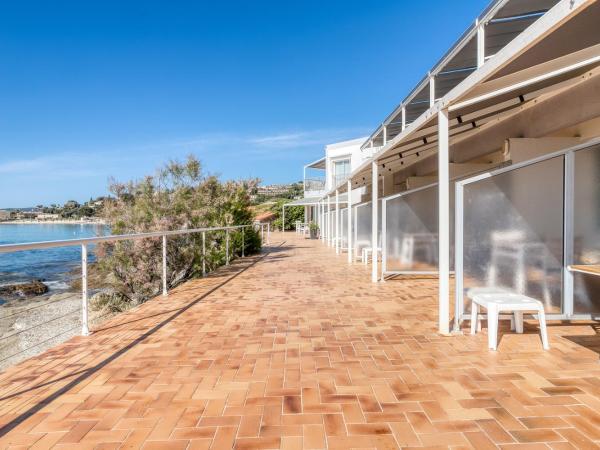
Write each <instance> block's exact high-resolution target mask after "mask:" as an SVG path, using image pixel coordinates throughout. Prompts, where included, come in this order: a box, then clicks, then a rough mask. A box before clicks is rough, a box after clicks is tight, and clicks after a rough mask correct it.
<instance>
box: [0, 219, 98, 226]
mask: <svg viewBox="0 0 600 450" xmlns="http://www.w3.org/2000/svg"><path fill="white" fill-rule="evenodd" d="M0 225H107V223H106V221H104V220H102V219H97V220H96V219H95V220H69V219H63V220H35V219H31V220H4V221H0Z"/></svg>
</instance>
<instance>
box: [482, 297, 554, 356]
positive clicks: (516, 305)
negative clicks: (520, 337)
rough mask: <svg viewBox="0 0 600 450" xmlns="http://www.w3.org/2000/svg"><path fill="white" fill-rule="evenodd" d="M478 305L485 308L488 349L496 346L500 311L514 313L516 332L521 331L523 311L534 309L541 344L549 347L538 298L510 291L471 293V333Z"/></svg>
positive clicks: (541, 307)
mask: <svg viewBox="0 0 600 450" xmlns="http://www.w3.org/2000/svg"><path fill="white" fill-rule="evenodd" d="M480 306H482V307H484V308H486V309H487V319H488V347H489V348H490V349H492V350H496V349H497V347H498V315H499V314H500V312H502V311H512V312H513V313H514V316H515V328H516V330H517V333H522V332H523V311H536V312H537V314H538V318H539V321H540V335H541V338H542V345H543V347H544V350H548V349H549V348H550V346H549V345H548V333H547V330H546V315H545V313H544V305H543V304H542V302H540V301H539V300H536V299H534V298H531V297H527V296H526V295H521V294H515V293H510V292H500V293H487V294H486V293H481V294H476V295H473V298H472V300H471V334H475V333H476V330H477V322H478V314H479V307H480Z"/></svg>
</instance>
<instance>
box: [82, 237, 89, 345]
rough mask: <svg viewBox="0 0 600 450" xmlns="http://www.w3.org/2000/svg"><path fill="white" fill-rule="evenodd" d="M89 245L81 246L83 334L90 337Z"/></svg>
mask: <svg viewBox="0 0 600 450" xmlns="http://www.w3.org/2000/svg"><path fill="white" fill-rule="evenodd" d="M87 261H88V250H87V244H81V334H82V336H88V335H89V334H90V328H89V326H88V285H87Z"/></svg>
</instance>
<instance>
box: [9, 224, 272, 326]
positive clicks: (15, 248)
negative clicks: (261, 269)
mask: <svg viewBox="0 0 600 450" xmlns="http://www.w3.org/2000/svg"><path fill="white" fill-rule="evenodd" d="M254 227H260V230H261V240H262V241H263V243H264V234H265V227H266V228H267V243H269V242H270V237H271V227H270V224H264V223H260V222H257V223H254V224H248V225H230V226H224V227H207V228H191V229H180V230H170V231H167V230H165V231H154V232H148V233H132V234H117V235H110V236H98V237H90V238H81V239H65V240H56V241H45V242H25V243H18V244H3V245H0V254H2V253H14V252H21V251H26V250H41V249H48V248H57V247H71V246H74V245H81V302H82V303H81V314H82V317H81V322H82V325H81V326H82V330H81V334H82V335H84V336H87V335H89V334H90V331H89V327H88V287H87V266H88V245H90V244H98V243H102V242H118V241H127V240H139V239H148V238H162V295H163V296H167V295H168V291H167V237H169V236H180V235H186V234H192V233H202V275H206V233H209V232H213V231H225V233H226V235H225V265H229V261H230V254H229V253H230V251H229V232H230V231H235V230H241V231H242V252H241V256H242V258H243V257H244V256H245V254H244V250H245V244H244V238H245V233H244V230H245V229H246V228H254ZM70 314H71V313H70Z"/></svg>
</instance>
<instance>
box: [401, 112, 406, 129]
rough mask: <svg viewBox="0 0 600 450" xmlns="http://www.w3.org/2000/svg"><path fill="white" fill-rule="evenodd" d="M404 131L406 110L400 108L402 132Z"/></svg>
mask: <svg viewBox="0 0 600 450" xmlns="http://www.w3.org/2000/svg"><path fill="white" fill-rule="evenodd" d="M405 129H406V108H405V107H404V106H403V107H402V131H404V130H405Z"/></svg>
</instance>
